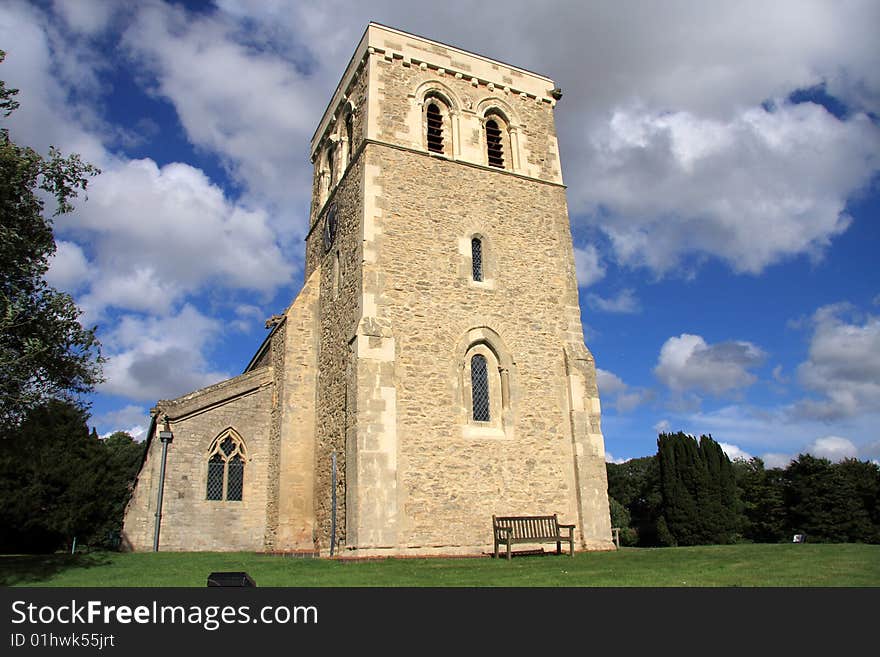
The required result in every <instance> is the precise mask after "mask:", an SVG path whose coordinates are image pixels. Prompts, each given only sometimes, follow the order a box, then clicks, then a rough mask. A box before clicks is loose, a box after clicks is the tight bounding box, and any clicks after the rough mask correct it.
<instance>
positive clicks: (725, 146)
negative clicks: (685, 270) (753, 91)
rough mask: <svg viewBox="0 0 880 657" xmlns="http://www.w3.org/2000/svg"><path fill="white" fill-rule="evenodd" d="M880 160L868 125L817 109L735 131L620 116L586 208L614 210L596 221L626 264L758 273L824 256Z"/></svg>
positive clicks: (604, 140)
mask: <svg viewBox="0 0 880 657" xmlns="http://www.w3.org/2000/svg"><path fill="white" fill-rule="evenodd" d="M878 153H880V130H878V128H877V127H876V126H874V125H873V123H872V121H871V120H870V119H869V118H868V117H867V116H864V115H856V116H854V117H852V118H850V119H848V120H846V121H841V120H838V119H837V118H835V117H834V116H832V115H831V114H830V113H828V112H827V111H826V110H825V109H824V108H822V107H820V106H818V105H814V104H810V103H804V104H799V105H790V104H785V103H782V104H780V105H779V107H778V108H777V109H776V110H775V111H773V112H769V111H766V110H765V109H763V108H752V109H746V110H743V111H742V112H741V113H740V114H739V115H738V116H735V117H732V118H730V119H728V120H726V121H721V120H718V119H708V118H704V117H699V116H696V115H694V114H692V113H690V112H686V111H678V112H671V113H670V112H666V111H663V110H652V109H647V108H644V107H635V108H619V109H616V110H615V111H614V112H613V114H612V116H611V118H610V120H609V122H608V123H607V124H606V125H605V126H604V127H602V128H600V129H597V131H596V132H594V133H593V135H592V138H591V146H590V159H589V161H590V165H589V166H588V168H587V170H586V171H584V172H583V175H584V176H585V178H587V179H589V180H590V181H591V182H590V185H589V186H588V187H585V188H584V194H585V195H586V196H585V198H584V199H583V202H584V204H585V206H584V207H585V209H586V208H588V207H594V206H601V207H603V208H606V211H605V212H603V213H601V214H596V215H595V216H594V217H593V219H590V221H591V222H592V223H594V224H595V226H596V227H597V228H598V229H599V230H601V231H603V232H604V233H605V234H606V235H607V236H608V237H609V238H610V240H611V243H612V245H613V249H614V253H615V255H616V256H617V259H618V261H620V262H622V263H624V264H627V265H631V266H646V267H648V268H650V269H652V270H654V271H655V272H658V273H659V274H666V273H669V272H671V271H673V270H675V269H677V268H681V266H682V263H683V262H685V261H686V259H687V258H688V257H690V256H694V255H696V256H705V255H708V256H714V257H716V258H719V259H721V260H724V261H726V262H727V263H728V264H729V266H730V267H731V268H732V269H733V270H734V271H736V272H741V273H742V272H747V273H752V274H758V273H760V272H762V271H763V270H764V269H765V268H766V267H768V266H769V265H772V264H775V263H777V262H780V261H782V260H784V259H786V258H788V257H790V256H793V255H796V254H808V255H810V256H812V257H814V258H818V257H821V255H822V253H823V251H824V249H825V248H826V247H827V246H828V244H829V243H830V241H831V239H832V238H834V237H835V236H837V235H839V234H841V233H842V232H843V231H845V230H846V229H847V227H848V226H849V224H850V221H851V219H850V217H849V216H848V215H847V214H846V212H845V206H846V199H847V198H848V197H849V196H850V195H851V194H853V193H854V192H856V191H857V190H859V189H860V188H861V187H862V186H864V185H865V184H866V183H867V182H868V181H869V180H870V177H871V175H872V173H873V172H874V171H876V170H877V168H878V166H880V159H878V155H877V154H878ZM768 227H772V228H769V229H768Z"/></svg>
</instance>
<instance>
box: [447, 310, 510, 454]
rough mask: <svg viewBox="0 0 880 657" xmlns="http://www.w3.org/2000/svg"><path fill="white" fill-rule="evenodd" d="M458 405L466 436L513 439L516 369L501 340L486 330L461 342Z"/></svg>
mask: <svg viewBox="0 0 880 657" xmlns="http://www.w3.org/2000/svg"><path fill="white" fill-rule="evenodd" d="M457 348H458V349H459V357H458V359H457V360H458V363H459V368H460V369H459V377H458V381H459V386H460V395H459V403H460V408H461V413H462V417H461V421H462V427H463V431H464V435H465V436H474V437H499V438H500V437H505V436H506V437H512V435H513V429H514V415H515V399H516V373H515V370H516V365H515V363H514V361H513V358H512V357H511V355H510V352H509V351H508V350H507V348H506V346H505V345H504V342H503V340H501V337H500V336H499V335H498V333H496V332H495V331H493V330H492V329H490V328H488V327H486V326H480V327H475V328H472V329H470V330H469V331H468V332H467V333H466V334H465V335H464V336H462V338H461V339H460V340H459V343H458V347H457Z"/></svg>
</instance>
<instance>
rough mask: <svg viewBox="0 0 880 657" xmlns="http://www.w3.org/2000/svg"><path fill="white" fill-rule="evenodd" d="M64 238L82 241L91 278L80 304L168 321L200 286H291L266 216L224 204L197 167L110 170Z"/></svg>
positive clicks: (149, 164)
mask: <svg viewBox="0 0 880 657" xmlns="http://www.w3.org/2000/svg"><path fill="white" fill-rule="evenodd" d="M63 233H64V234H72V235H74V236H75V237H77V238H78V239H83V240H87V241H88V242H89V243H90V244H91V246H92V248H93V250H94V252H95V254H94V262H93V264H94V266H95V267H96V268H97V269H98V270H99V272H100V275H95V277H94V280H93V283H92V286H91V288H90V289H89V291H88V293H87V294H85V295H84V296H83V297H82V299H81V302H82V305H83V307H84V308H85V309H86V310H87V311H89V314H90V315H96V316H99V315H100V314H101V313H102V312H103V310H104V309H105V308H107V307H116V308H121V309H129V310H139V311H143V312H155V313H158V314H166V313H168V312H170V311H171V310H172V309H173V308H175V307H176V305H177V303H178V302H179V301H180V300H181V299H182V298H183V297H184V296H186V295H188V294H192V293H195V292H197V291H199V290H200V289H201V288H202V287H203V286H205V285H206V284H208V283H213V284H218V285H220V286H222V287H224V288H227V289H246V290H255V291H259V292H264V293H269V292H272V291H274V290H275V289H276V288H277V287H278V286H280V285H283V284H286V283H288V282H289V281H290V278H291V274H292V271H293V266H292V265H291V264H289V263H288V262H287V261H286V260H285V257H284V254H283V253H282V251H281V249H280V247H279V245H278V243H277V241H276V235H275V233H274V232H273V230H272V228H271V226H270V225H269V219H268V216H267V213H266V212H265V210H262V209H248V208H246V207H242V206H241V205H238V204H236V203H234V202H232V201H230V200H229V199H228V198H227V197H226V195H225V194H224V192H223V190H222V189H220V188H219V187H218V186H216V185H215V184H213V183H211V181H210V180H209V179H208V178H207V176H206V175H205V174H204V172H202V171H201V170H199V169H196V168H194V167H191V166H189V165H187V164H181V163H173V164H168V165H166V166H164V167H161V168H160V167H158V166H157V165H156V163H155V162H153V161H152V160H131V161H127V162H119V163H115V164H114V165H113V166H112V167H111V168H109V169H108V170H106V171H105V172H104V173H103V174H101V176H99V177H98V178H97V179H95V181H94V183H93V184H92V186H91V187H90V191H89V199H88V201H87V202H84V203H80V204H79V207H78V210H77V212H76V213H75V214H74V215H72V216H71V217H70V218H69V220H68V221H67V223H66V225H65V226H64V229H63Z"/></svg>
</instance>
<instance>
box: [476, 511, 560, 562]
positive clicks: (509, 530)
mask: <svg viewBox="0 0 880 657" xmlns="http://www.w3.org/2000/svg"><path fill="white" fill-rule="evenodd" d="M574 527H575V526H574V525H560V524H559V521H558V520H557V518H556V514H553V515H552V516H508V517H499V516H492V533H493V534H494V536H495V558H496V559H497V558H498V546H499V545H506V546H507V558H508V560H509V559H510V546H511V545H513V544H514V543H556V554H562V541H568V556H574ZM563 529H566V530H568V532H567V534H566V535H563V533H562V530H563Z"/></svg>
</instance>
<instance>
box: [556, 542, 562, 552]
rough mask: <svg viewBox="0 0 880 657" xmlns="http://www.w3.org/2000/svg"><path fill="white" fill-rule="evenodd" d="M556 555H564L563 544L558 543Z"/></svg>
mask: <svg viewBox="0 0 880 657" xmlns="http://www.w3.org/2000/svg"><path fill="white" fill-rule="evenodd" d="M556 554H562V543H561V542H560V541H556Z"/></svg>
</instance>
